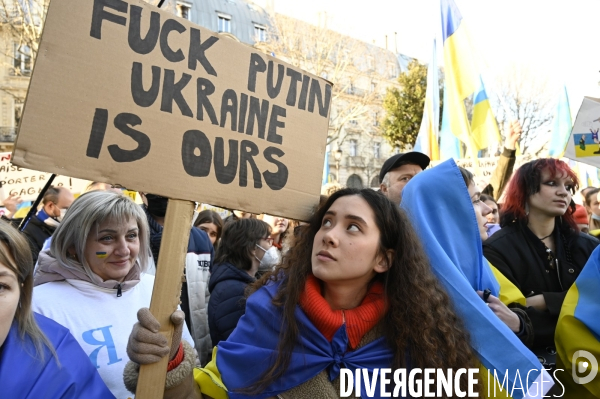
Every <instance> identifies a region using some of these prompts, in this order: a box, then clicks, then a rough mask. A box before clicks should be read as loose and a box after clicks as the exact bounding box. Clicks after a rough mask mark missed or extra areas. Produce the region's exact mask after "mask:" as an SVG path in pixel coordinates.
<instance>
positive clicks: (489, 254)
mask: <svg viewBox="0 0 600 399" xmlns="http://www.w3.org/2000/svg"><path fill="white" fill-rule="evenodd" d="M558 220H559V219H557V227H556V228H555V229H554V233H553V235H554V242H555V247H556V249H555V254H554V259H552V260H549V257H548V253H547V252H546V246H545V245H544V243H543V242H542V241H541V240H540V239H539V238H537V237H536V236H535V234H533V233H532V232H531V230H529V228H528V227H527V224H526V222H514V223H512V224H510V225H508V226H505V227H503V228H502V229H501V230H500V231H498V232H497V233H494V235H492V236H491V237H490V238H489V239H488V240H486V241H485V242H484V244H483V254H484V255H485V257H486V258H487V259H488V261H489V262H490V263H491V264H492V265H494V266H495V267H496V268H497V269H498V270H499V271H500V272H501V273H502V274H504V276H506V278H508V279H509V280H510V281H511V282H512V283H513V284H515V286H516V287H517V288H518V289H519V290H521V292H522V293H523V295H524V296H525V297H531V296H534V295H538V294H542V295H543V296H544V300H545V302H546V306H547V308H548V309H547V310H546V311H539V310H536V309H534V308H532V307H528V308H523V309H524V310H525V311H526V312H527V314H528V316H529V318H530V319H531V322H532V324H533V330H534V335H535V337H534V340H533V344H532V345H531V348H532V349H535V348H539V347H549V346H554V330H555V329H556V323H557V322H558V315H559V314H560V309H561V307H562V303H563V301H564V299H565V296H566V294H567V291H568V290H569V288H570V287H571V285H572V284H573V283H574V282H575V280H576V279H577V276H579V273H580V272H581V270H582V269H583V266H585V264H586V262H587V260H588V258H589V257H590V255H591V254H592V251H593V250H594V248H596V246H597V245H598V244H600V241H598V240H597V239H596V238H594V237H592V236H590V235H587V234H583V233H576V232H574V231H573V230H570V229H569V228H568V227H567V226H562V227H561V224H560V222H559V221H558Z"/></svg>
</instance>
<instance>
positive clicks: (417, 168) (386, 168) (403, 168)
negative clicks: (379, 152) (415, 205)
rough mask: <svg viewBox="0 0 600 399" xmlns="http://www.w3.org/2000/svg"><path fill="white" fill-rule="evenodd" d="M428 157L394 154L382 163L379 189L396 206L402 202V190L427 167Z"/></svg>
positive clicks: (418, 153)
mask: <svg viewBox="0 0 600 399" xmlns="http://www.w3.org/2000/svg"><path fill="white" fill-rule="evenodd" d="M429 161H430V159H429V157H428V156H427V155H425V154H422V153H420V152H416V151H413V152H407V153H404V154H396V155H394V156H393V157H391V158H389V159H388V160H386V161H385V162H384V163H383V166H382V167H381V171H380V172H379V183H380V186H379V187H380V189H381V192H382V194H383V195H385V196H386V197H388V199H389V200H390V201H392V202H393V203H394V204H396V205H400V201H401V200H402V190H403V189H404V186H406V183H408V182H409V181H410V179H412V178H413V177H414V176H415V175H416V174H417V173H420V172H422V171H423V170H425V168H427V166H429Z"/></svg>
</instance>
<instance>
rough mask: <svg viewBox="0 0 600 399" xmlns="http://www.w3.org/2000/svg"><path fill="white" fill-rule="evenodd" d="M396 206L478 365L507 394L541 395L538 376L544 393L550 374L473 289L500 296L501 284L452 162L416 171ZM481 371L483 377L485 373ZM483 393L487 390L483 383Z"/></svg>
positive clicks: (518, 395) (468, 198) (464, 186)
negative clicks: (466, 335)
mask: <svg viewBox="0 0 600 399" xmlns="http://www.w3.org/2000/svg"><path fill="white" fill-rule="evenodd" d="M401 208H402V209H404V210H405V211H406V212H407V214H408V216H409V218H410V220H411V222H412V223H413V226H414V227H415V230H416V231H417V234H418V236H419V238H420V239H421V242H422V243H423V247H424V248H425V252H426V253H427V255H428V257H429V260H430V262H431V266H432V268H433V271H434V272H435V274H436V276H437V277H438V278H439V279H440V281H441V282H442V284H443V285H444V287H445V288H446V290H447V292H448V294H449V295H450V297H451V299H452V301H453V303H454V307H455V309H456V311H457V313H458V314H459V315H460V316H461V318H462V319H463V320H464V322H465V326H466V328H467V329H468V330H469V333H470V334H471V340H472V346H473V348H474V350H475V352H476V354H477V355H478V357H479V360H480V362H481V364H482V365H483V366H484V367H485V369H487V370H489V371H490V373H491V374H490V375H491V377H492V378H493V376H494V373H496V375H497V376H498V379H499V380H500V381H502V382H503V381H505V379H506V381H507V383H503V386H504V388H505V389H506V388H507V387H508V389H509V392H508V393H509V394H510V395H511V396H512V397H513V398H515V399H517V398H524V397H535V396H534V395H533V394H534V393H536V392H535V391H536V390H537V391H538V392H537V393H538V394H539V395H538V396H539V397H541V396H542V395H543V393H541V392H539V391H540V389H539V387H540V384H539V382H540V380H541V379H542V378H543V379H544V390H545V391H547V390H548V389H550V387H551V385H552V383H551V381H552V378H551V377H550V375H548V374H547V373H546V372H543V373H542V372H541V371H540V368H541V365H540V362H539V361H538V359H537V358H536V357H535V356H534V355H533V353H531V351H530V350H529V349H527V348H526V347H525V345H523V343H522V342H521V341H520V340H519V339H518V338H517V336H516V335H515V334H514V333H513V332H512V331H511V330H510V329H509V328H508V327H507V326H506V325H505V324H504V323H503V322H502V321H500V319H499V318H498V317H497V316H496V315H495V314H494V313H493V312H492V311H491V310H490V308H489V307H488V306H486V304H485V303H484V302H483V301H482V300H481V298H480V297H479V296H478V295H477V293H476V292H475V291H483V290H485V289H486V288H488V289H490V290H491V291H492V294H493V295H494V296H497V297H500V298H502V296H503V287H502V281H499V280H498V278H497V277H496V276H495V275H494V272H493V270H492V268H491V267H490V266H489V264H488V263H487V261H486V260H485V258H484V257H483V250H482V243H481V237H480V235H479V229H478V226H477V219H476V216H475V212H474V210H473V204H472V202H471V199H470V197H469V193H468V191H467V188H466V185H465V183H464V180H463V178H462V175H461V173H460V170H459V169H458V167H457V166H456V163H455V162H454V160H452V159H450V160H448V161H446V162H443V163H441V164H440V165H438V166H436V167H434V168H432V169H428V170H425V171H423V172H421V173H419V174H418V175H416V176H415V177H414V178H413V179H412V180H411V181H410V182H409V183H408V184H407V185H406V187H405V188H404V191H403V192H402V203H401ZM505 294H506V293H505ZM509 300H511V301H516V299H515V298H511V299H509ZM519 302H520V301H519ZM482 374H484V375H481V376H482V378H483V379H484V380H486V377H487V372H483V371H482ZM526 380H528V381H526ZM527 382H528V383H527ZM536 383H537V385H536ZM489 386H490V390H491V395H490V396H489V397H506V396H505V394H506V391H504V395H500V396H498V394H499V393H500V392H499V391H497V394H496V395H495V396H494V395H493V389H494V384H493V383H492V382H490V383H489ZM528 387H529V389H530V392H529V393H528V392H527V389H528ZM513 388H514V389H513ZM484 391H485V393H486V394H487V393H488V383H487V382H486V383H485V386H484ZM527 395H529V396H527Z"/></svg>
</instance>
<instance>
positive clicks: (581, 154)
mask: <svg viewBox="0 0 600 399" xmlns="http://www.w3.org/2000/svg"><path fill="white" fill-rule="evenodd" d="M598 132H600V98H592V97H584V98H583V102H582V103H581V107H580V108H579V112H577V119H575V124H574V125H573V130H571V136H570V137H569V141H568V142H567V148H566V150H565V157H566V158H569V159H573V160H575V161H579V162H583V163H586V164H589V165H593V166H596V167H598V166H600V140H599V139H598Z"/></svg>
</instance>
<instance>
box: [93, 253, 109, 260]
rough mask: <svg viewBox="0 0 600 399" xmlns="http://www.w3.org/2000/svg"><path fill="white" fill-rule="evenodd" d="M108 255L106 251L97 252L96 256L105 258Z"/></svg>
mask: <svg viewBox="0 0 600 399" xmlns="http://www.w3.org/2000/svg"><path fill="white" fill-rule="evenodd" d="M107 256H108V255H107V254H106V252H96V258H98V259H104V258H106V257H107Z"/></svg>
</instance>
